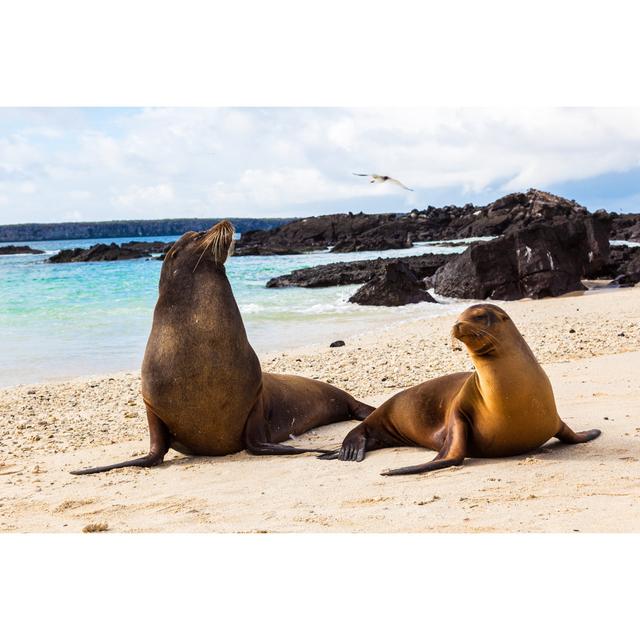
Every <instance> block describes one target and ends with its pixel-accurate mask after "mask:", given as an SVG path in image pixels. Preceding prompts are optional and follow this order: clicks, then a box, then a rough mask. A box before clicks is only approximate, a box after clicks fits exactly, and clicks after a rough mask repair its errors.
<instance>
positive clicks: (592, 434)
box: [320, 304, 600, 476]
mask: <svg viewBox="0 0 640 640" xmlns="http://www.w3.org/2000/svg"><path fill="white" fill-rule="evenodd" d="M452 335H453V337H454V338H456V339H457V340H460V341H461V342H463V343H464V344H465V346H466V347H467V350H468V352H469V355H470V356H471V360H472V361H473V364H474V366H475V371H474V372H472V373H471V372H469V373H454V374H451V375H447V376H442V377H440V378H435V379H433V380H429V381H428V382H424V383H423V384H419V385H416V386H415V387H411V388H410V389H407V390H405V391H401V392H400V393H398V394H396V395H395V396H393V397H392V398H390V399H389V400H387V401H386V402H385V403H384V404H382V405H380V407H378V408H377V409H376V410H375V411H374V412H373V413H371V414H370V415H369V416H368V417H367V418H365V420H364V421H363V422H362V423H361V424H359V425H358V426H357V427H355V428H354V429H353V430H352V431H350V432H349V433H348V434H347V436H346V437H345V439H344V441H343V443H342V447H341V448H340V450H339V451H336V452H333V453H331V454H325V455H323V456H320V457H321V458H324V459H336V458H337V459H340V460H350V461H352V460H355V461H357V462H360V461H362V460H363V459H364V455H365V451H372V450H374V449H382V448H385V447H397V446H418V447H425V448H427V449H433V450H434V451H437V452H438V454H437V455H436V457H435V458H434V459H433V460H431V462H427V463H426V464H420V465H416V466H411V467H402V468H400V469H393V470H389V471H385V472H383V473H382V475H388V476H395V475H408V474H413V473H424V472H426V471H434V470H436V469H444V468H446V467H451V466H454V465H461V464H462V462H463V460H464V459H465V458H466V457H476V458H500V457H505V456H515V455H519V454H523V453H526V452H527V451H531V450H533V449H536V448H537V447H539V446H541V445H542V444H544V443H545V442H546V441H547V440H549V438H552V437H556V438H558V439H559V440H560V441H561V442H564V443H567V444H578V443H580V442H587V441H589V440H593V439H594V438H597V437H598V436H599V435H600V430H599V429H591V430H590V431H581V432H578V433H574V432H573V431H572V430H571V429H570V428H569V427H568V426H567V425H566V424H565V423H564V422H563V421H562V420H561V419H560V417H559V416H558V411H557V409H556V403H555V399H554V397H553V390H552V389H551V383H550V382H549V378H547V375H546V374H545V372H544V371H543V369H542V367H541V366H540V365H539V364H538V361H537V360H536V358H535V356H534V355H533V352H532V351H531V349H530V348H529V346H528V345H527V343H526V342H525V340H524V338H523V337H522V335H521V334H520V332H519V331H518V329H517V328H516V326H515V324H514V323H513V321H512V320H511V318H509V316H508V315H507V314H506V313H505V311H503V310H502V309H501V308H500V307H497V306H496V305H494V304H475V305H473V306H471V307H469V308H467V309H466V310H465V311H464V312H463V313H462V314H461V315H460V316H459V318H458V320H457V322H456V323H455V325H454V326H453V330H452Z"/></svg>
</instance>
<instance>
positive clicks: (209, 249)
mask: <svg viewBox="0 0 640 640" xmlns="http://www.w3.org/2000/svg"><path fill="white" fill-rule="evenodd" d="M233 233H234V228H233V225H232V224H231V223H230V222H229V221H228V220H222V221H221V222H218V223H217V224H215V225H213V227H211V229H209V230H208V231H200V232H199V233H196V232H195V231H187V233H185V234H184V235H182V236H181V237H180V238H178V239H177V240H176V241H175V242H174V243H173V246H172V247H171V249H169V251H168V252H167V255H166V256H165V258H164V262H165V267H167V268H168V269H171V270H175V269H180V270H185V271H188V272H190V273H195V272H196V271H197V270H199V269H203V268H204V269H206V268H207V265H208V266H209V268H210V267H222V266H223V265H224V263H225V261H226V259H227V258H228V257H229V256H230V255H231V253H232V252H233Z"/></svg>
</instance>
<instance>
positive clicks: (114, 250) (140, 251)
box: [48, 241, 173, 262]
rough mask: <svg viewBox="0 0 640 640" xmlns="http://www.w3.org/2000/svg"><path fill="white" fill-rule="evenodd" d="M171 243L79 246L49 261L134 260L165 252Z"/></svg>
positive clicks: (64, 250) (113, 243) (61, 252)
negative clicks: (85, 247) (84, 247)
mask: <svg viewBox="0 0 640 640" xmlns="http://www.w3.org/2000/svg"><path fill="white" fill-rule="evenodd" d="M172 244H173V243H167V242H137V241H133V242H125V243H124V244H121V245H117V244H116V243H115V242H112V243H111V244H102V243H100V244H94V245H93V246H91V247H89V248H88V249H82V248H80V247H78V248H75V249H63V250H62V251H59V252H58V253H56V254H55V255H54V256H51V257H50V258H49V260H48V261H49V262H113V261H115V260H136V259H138V258H149V257H151V253H152V252H153V253H160V252H165V253H166V252H167V251H168V250H169V249H170V248H171V245H172Z"/></svg>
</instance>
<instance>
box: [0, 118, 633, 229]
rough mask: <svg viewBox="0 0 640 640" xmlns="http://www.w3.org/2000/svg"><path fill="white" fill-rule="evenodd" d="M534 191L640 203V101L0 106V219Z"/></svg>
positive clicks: (377, 203) (600, 202)
mask: <svg viewBox="0 0 640 640" xmlns="http://www.w3.org/2000/svg"><path fill="white" fill-rule="evenodd" d="M354 172H357V173H378V174H383V175H389V176H392V177H395V178H397V179H399V180H401V181H402V182H403V183H404V184H406V185H407V186H409V187H411V188H412V189H413V190H414V191H405V190H403V189H400V188H399V187H397V186H394V185H384V184H370V183H369V181H368V179H366V178H361V177H357V176H354V175H353V173H354ZM530 187H535V188H539V189H544V190H548V191H552V192H554V193H557V194H559V195H563V196H566V197H569V198H574V199H576V200H577V201H578V202H580V203H581V204H584V205H585V206H587V207H588V208H589V209H590V210H596V209H598V208H605V209H607V210H609V211H622V212H639V211H640V109H632V108H619V109H615V108H611V109H605V108H592V109H587V108H584V109H583V108H554V109H551V108H534V109H518V108H509V109H497V108H477V109H474V108H460V109H456V108H428V109H418V108H410V109H389V108H384V109H382V108H380V109H365V108H357V109H355V108H256V107H251V108H208V109H203V108H194V109H190V108H141V109H137V108H100V109H98V108H86V109H76V108H0V224H12V223H20V222H60V221H90V220H123V219H138V218H168V217H174V218H175V217H268V216H304V215H312V214H323V213H335V212H345V211H353V212H358V211H365V212H367V213H379V212H403V211H409V210H411V209H413V208H418V209H422V208H425V207H427V206H428V205H436V206H442V205H445V204H457V205H463V204H465V203H467V202H473V203H474V204H479V205H482V204H486V203H487V202H490V201H492V200H494V199H496V198H498V197H500V196H502V195H504V194H506V193H510V192H513V191H521V190H526V189H528V188H530Z"/></svg>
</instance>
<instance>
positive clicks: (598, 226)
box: [237, 189, 640, 268]
mask: <svg viewBox="0 0 640 640" xmlns="http://www.w3.org/2000/svg"><path fill="white" fill-rule="evenodd" d="M618 218H628V216H617V217H616V216H612V215H611V214H608V213H607V212H606V211H603V210H601V211H598V212H596V213H595V214H591V213H589V211H588V210H587V209H586V208H585V207H583V206H582V205H580V204H578V203H577V202H575V200H568V199H567V198H562V197H560V196H556V195H554V194H552V193H548V192H546V191H540V190H538V189H529V190H528V191H527V192H525V193H511V194H509V195H506V196H504V197H503V198H499V199H498V200H496V201H495V202H492V203H490V204H488V205H485V206H482V207H478V206H474V205H473V204H465V205H464V206H462V207H457V206H453V205H449V206H446V207H428V208H426V209H423V210H417V209H414V210H413V211H411V213H408V214H379V215H365V214H362V213H360V214H358V215H353V214H346V213H345V214H334V215H330V216H318V217H314V218H305V219H303V220H296V221H294V222H291V223H289V224H287V225H284V226H282V227H279V228H277V229H271V230H267V231H250V232H247V233H245V234H243V236H242V238H241V239H240V241H239V242H238V253H237V255H255V254H258V253H261V254H262V255H268V254H270V253H276V252H277V253H283V252H284V251H286V250H291V252H293V251H295V252H302V251H313V250H324V249H326V248H327V247H329V246H332V247H333V248H332V251H333V252H336V253H338V252H347V251H367V250H383V249H398V248H403V247H407V246H411V245H412V244H413V243H415V242H428V241H447V240H454V239H457V238H472V237H483V236H499V235H502V234H505V233H509V232H515V231H519V230H522V229H526V228H527V227H529V226H531V225H534V224H540V223H545V224H548V225H555V224H562V223H564V222H566V221H569V220H583V221H587V220H591V221H592V222H593V229H592V230H591V231H590V232H589V233H590V234H591V235H590V242H591V243H593V247H592V251H593V260H594V261H595V268H597V267H598V264H597V263H598V261H599V260H603V261H605V262H606V256H605V255H604V254H602V253H601V252H602V251H603V250H605V251H606V242H604V243H603V242H602V238H603V234H602V232H603V229H607V230H608V229H609V227H608V225H609V224H611V220H613V223H614V227H613V230H612V231H611V234H613V235H614V236H615V234H616V233H618V231H616V230H617V229H618V230H621V229H622V228H623V227H624V229H626V231H624V233H625V234H626V235H632V234H634V233H636V231H635V229H636V227H635V226H633V225H630V223H629V222H628V220H627V221H625V222H624V223H623V222H620V221H618ZM625 225H626V226H625ZM620 233H622V231H620ZM638 233H640V224H639V225H638Z"/></svg>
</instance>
